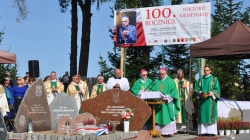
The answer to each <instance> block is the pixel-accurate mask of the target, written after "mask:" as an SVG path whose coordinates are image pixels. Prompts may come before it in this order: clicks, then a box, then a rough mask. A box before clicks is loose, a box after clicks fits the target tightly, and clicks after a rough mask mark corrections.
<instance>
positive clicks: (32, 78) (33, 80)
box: [29, 77, 35, 86]
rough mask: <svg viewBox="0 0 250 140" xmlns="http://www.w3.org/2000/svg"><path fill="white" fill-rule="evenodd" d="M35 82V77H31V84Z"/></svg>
mask: <svg viewBox="0 0 250 140" xmlns="http://www.w3.org/2000/svg"><path fill="white" fill-rule="evenodd" d="M34 82H35V78H34V77H29V86H31V85H32V84H33V83H34Z"/></svg>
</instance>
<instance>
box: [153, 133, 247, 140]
mask: <svg viewBox="0 0 250 140" xmlns="http://www.w3.org/2000/svg"><path fill="white" fill-rule="evenodd" d="M195 137H198V136H197V133H196V132H195V131H190V132H189V135H188V134H175V135H174V136H173V137H166V138H162V139H167V140H187V139H191V138H195ZM211 138H212V137H211ZM162 139H160V138H154V140H162ZM229 139H231V137H229V136H225V138H220V139H218V140H229ZM202 140H203V139H202ZM235 140H250V133H243V134H237V135H236V136H235Z"/></svg>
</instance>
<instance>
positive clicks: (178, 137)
mask: <svg viewBox="0 0 250 140" xmlns="http://www.w3.org/2000/svg"><path fill="white" fill-rule="evenodd" d="M195 137H197V133H196V132H195V131H190V132H189V134H179V133H178V134H174V136H172V137H165V138H162V139H168V140H187V139H191V138H195ZM162 139H161V138H154V140H162Z"/></svg>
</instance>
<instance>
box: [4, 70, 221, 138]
mask: <svg viewBox="0 0 250 140" xmlns="http://www.w3.org/2000/svg"><path fill="white" fill-rule="evenodd" d="M71 80H72V81H71ZM34 81H35V79H34V78H32V77H29V75H28V73H26V76H25V77H24V78H22V77H17V78H16V81H13V80H12V79H11V78H10V73H9V72H7V73H6V75H5V77H4V78H3V79H2V80H1V87H0V92H1V93H2V92H4V93H5V94H6V98H7V102H8V104H9V106H13V108H14V109H13V110H11V111H10V112H8V113H7V115H6V116H5V118H13V117H15V114H16V113H17V111H18V108H19V105H20V103H21V101H22V99H23V97H24V94H25V92H26V90H27V89H28V88H29V86H30V85H31V84H32V83H33V82H34ZM44 87H45V90H46V94H47V101H48V104H50V103H51V102H52V101H53V99H54V98H55V96H56V95H57V94H58V93H61V92H64V93H66V94H68V95H69V96H71V97H73V98H74V99H75V101H76V104H77V107H78V110H79V113H81V103H82V101H84V100H88V99H90V98H95V97H96V96H98V95H99V94H101V93H102V92H104V91H106V90H110V89H113V88H116V89H121V90H124V91H131V93H132V94H134V95H135V96H139V94H143V92H147V91H152V92H153V91H160V92H161V93H162V94H163V95H167V96H168V98H164V99H163V103H162V104H157V105H156V114H155V115H156V120H155V122H156V129H157V130H158V131H160V133H161V134H162V135H163V136H173V135H174V134H175V133H177V132H178V131H180V132H186V131H187V127H189V126H187V125H188V124H191V125H190V126H191V128H192V114H193V113H194V112H195V109H194V105H193V102H192V95H193V93H194V94H195V96H196V98H197V100H198V109H197V110H196V113H197V123H198V126H197V128H198V135H217V101H218V100H219V99H220V85H219V82H218V79H217V78H216V77H214V76H213V75H212V74H211V68H210V67H209V66H205V67H204V76H203V77H201V78H200V79H199V80H197V82H196V83H195V85H194V86H193V84H192V83H191V82H190V81H188V80H187V79H185V78H184V72H183V70H181V69H180V70H177V77H176V78H175V79H172V78H171V77H170V76H169V75H168V74H167V69H166V68H161V69H160V70H159V78H158V79H156V80H152V79H150V78H148V71H146V70H145V69H142V70H141V71H140V78H139V79H138V80H137V81H136V82H135V83H134V84H133V86H132V88H131V89H130V84H129V81H128V79H127V78H125V77H122V75H121V70H120V69H115V71H114V77H110V78H109V79H108V81H107V83H104V77H103V76H101V75H99V76H98V77H97V83H96V84H95V85H94V86H93V88H92V91H91V93H90V91H89V88H88V84H87V83H86V82H85V81H83V80H82V77H81V76H80V75H79V74H76V75H74V76H73V77H72V78H70V77H69V75H68V72H66V73H65V75H64V76H63V77H62V78H61V79H60V80H59V79H58V78H57V76H56V72H55V71H52V72H51V73H50V75H49V76H46V77H45V78H44ZM6 124H7V126H8V123H7V122H6ZM145 125H147V124H145ZM143 128H146V127H143Z"/></svg>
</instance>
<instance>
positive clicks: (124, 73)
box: [123, 48, 127, 77]
mask: <svg viewBox="0 0 250 140" xmlns="http://www.w3.org/2000/svg"><path fill="white" fill-rule="evenodd" d="M126 52H127V48H124V56H123V57H124V63H123V67H124V72H123V77H126V61H127V57H126V55H127V53H126Z"/></svg>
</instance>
